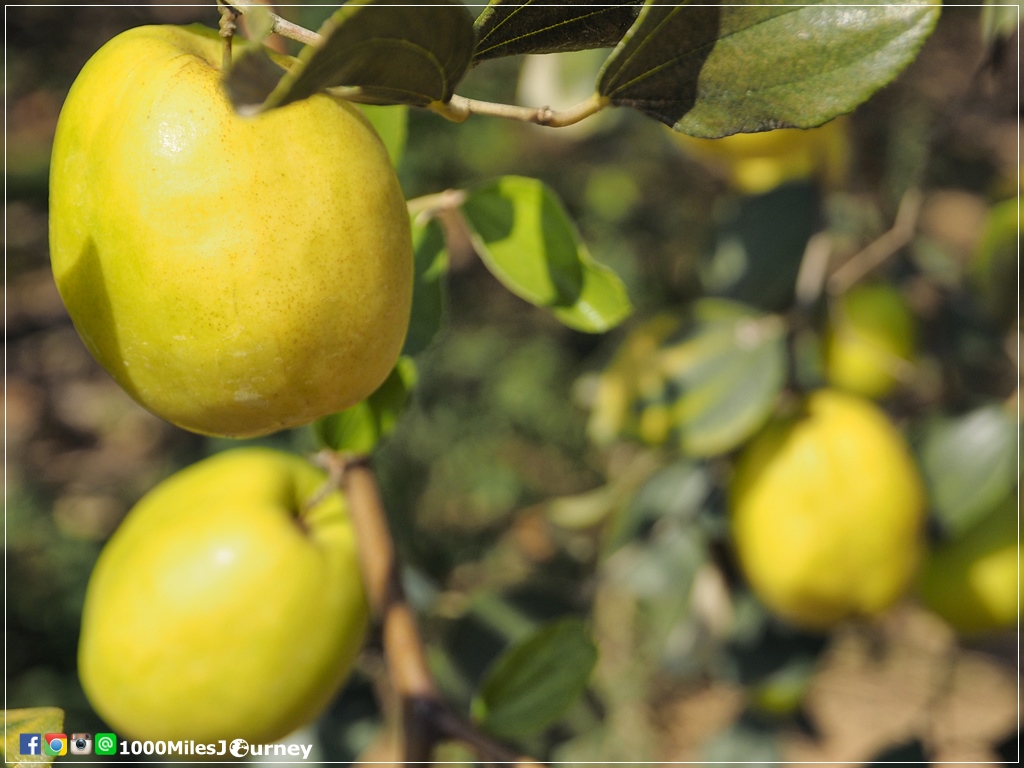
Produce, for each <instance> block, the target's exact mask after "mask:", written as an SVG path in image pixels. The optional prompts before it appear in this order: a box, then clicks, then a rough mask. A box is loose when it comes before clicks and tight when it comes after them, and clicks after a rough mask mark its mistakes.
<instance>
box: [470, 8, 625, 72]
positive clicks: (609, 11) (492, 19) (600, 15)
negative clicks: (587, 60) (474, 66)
mask: <svg viewBox="0 0 1024 768" xmlns="http://www.w3.org/2000/svg"><path fill="white" fill-rule="evenodd" d="M642 4H643V2H642V0H619V2H595V0H565V2H561V3H555V4H552V3H535V2H534V0H491V3H490V4H489V5H488V6H487V8H485V9H484V11H483V13H481V14H480V16H479V17H478V18H477V20H476V32H477V38H478V40H479V42H478V43H477V49H476V54H475V55H474V56H473V60H474V61H483V60H484V59H495V58H498V57H499V56H515V55H517V54H521V53H559V52H564V51H581V50H585V49H588V48H611V47H612V46H614V45H615V44H616V43H618V42H619V40H621V39H622V36H623V35H624V34H625V33H626V30H628V29H629V27H630V26H631V25H632V24H633V22H634V21H635V20H636V16H637V13H639V6H640V5H642Z"/></svg>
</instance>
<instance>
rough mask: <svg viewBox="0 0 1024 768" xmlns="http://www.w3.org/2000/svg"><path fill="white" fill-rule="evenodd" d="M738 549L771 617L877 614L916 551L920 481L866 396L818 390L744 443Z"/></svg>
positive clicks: (735, 491) (815, 624) (820, 623)
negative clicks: (798, 411) (795, 412)
mask: <svg viewBox="0 0 1024 768" xmlns="http://www.w3.org/2000/svg"><path fill="white" fill-rule="evenodd" d="M729 502H730V521H731V529H732V535H733V541H734V543H735V547H736V555H737V558H738V560H739V563H740V566H741V567H742V569H743V571H744V573H745V574H746V577H747V579H748V581H749V582H750V585H751V587H752V588H753V589H754V591H755V592H756V593H757V594H758V595H759V596H760V598H761V599H762V600H763V601H764V603H765V604H766V605H767V606H768V607H769V608H770V609H771V610H772V611H774V612H775V613H776V614H778V615H779V616H780V617H782V618H784V619H786V620H788V621H789V622H791V623H793V624H796V625H799V626H803V627H806V628H810V629H826V628H828V627H831V626H832V625H834V624H836V623H837V622H840V621H843V620H845V619H849V618H854V617H860V616H870V615H874V614H877V613H879V612H881V611H882V610H884V609H885V608H887V607H888V606H890V605H891V604H892V603H893V602H894V601H895V600H896V599H897V598H898V597H899V596H900V595H901V594H902V593H903V591H904V589H905V587H906V586H907V583H908V581H909V580H910V578H911V576H912V575H913V573H914V570H915V568H916V566H917V563H918V560H919V554H920V551H921V524H922V518H923V509H924V490H923V485H922V482H921V479H920V476H919V474H918V471H917V467H916V465H915V464H914V461H913V459H912V458H911V455H910V453H909V450H908V448H907V446H906V444H905V442H904V440H903V438H902V436H901V435H900V433H899V432H898V431H897V430H896V428H895V427H894V426H893V425H892V424H891V423H890V422H889V420H888V418H887V417H886V416H885V414H884V413H883V412H882V411H881V410H879V409H878V408H877V407H876V406H875V405H873V404H872V403H870V402H868V401H866V400H862V399H860V398H857V397H854V396H851V395H847V394H843V393H841V392H837V391H834V390H828V389H824V390H818V391H817V392H814V393H812V394H811V395H810V396H809V397H808V398H807V402H806V404H805V409H804V413H803V414H802V415H801V416H799V417H797V418H792V419H788V420H782V421H779V422H776V423H774V424H771V425H769V426H768V427H767V428H766V429H765V430H764V431H763V432H761V433H760V434H759V435H758V436H757V437H755V438H754V440H753V441H752V442H751V443H750V444H749V445H748V446H747V448H746V449H745V450H744V451H743V453H742V455H741V456H740V459H739V461H738V463H737V466H736V471H735V474H734V477H733V479H732V482H731V485H730V489H729Z"/></svg>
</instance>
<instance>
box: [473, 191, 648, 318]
mask: <svg viewBox="0 0 1024 768" xmlns="http://www.w3.org/2000/svg"><path fill="white" fill-rule="evenodd" d="M462 213H463V214H464V216H465V219H466V222H467V224H468V225H469V228H470V236H471V238H472V240H473V245H474V247H475V248H476V250H477V253H478V254H479V255H480V258H481V259H482V260H483V262H484V264H486V265H487V268H488V269H490V271H491V272H492V273H493V274H494V275H495V277H497V278H498V279H499V280H500V281H501V282H502V283H503V284H504V285H505V287H506V288H508V289H509V290H510V291H512V292H513V293H515V294H516V295H517V296H519V297H521V298H523V299H525V300H526V301H528V302H530V303H531V304H534V305H536V306H541V307H549V308H551V309H552V311H553V312H554V314H555V316H556V317H557V318H558V319H559V320H560V321H561V322H563V323H565V324H566V325H568V326H569V327H571V328H575V329H577V330H580V331H586V332H589V333H601V332H604V331H606V330H608V329H609V328H612V327H614V326H615V325H617V324H618V323H620V322H621V321H622V320H623V319H625V318H626V317H627V316H628V315H629V313H630V311H631V309H632V308H631V306H630V303H629V297H628V296H627V295H626V289H625V287H624V286H623V285H622V281H621V280H619V278H618V276H617V275H616V274H615V273H614V272H612V271H611V270H610V269H608V268H607V267H605V266H603V265H601V264H598V263H597V262H595V261H594V260H593V258H592V257H591V256H590V254H589V252H588V251H587V249H586V246H585V245H584V244H583V241H582V240H581V239H580V236H579V233H578V232H577V231H576V227H575V226H574V225H573V223H572V221H571V220H570V219H569V216H568V214H567V213H566V212H565V209H564V208H563V207H562V204H561V202H560V201H559V200H558V198H557V197H556V196H555V195H554V193H553V192H552V191H551V190H550V189H548V188H547V187H546V186H545V185H544V184H543V183H541V182H540V181H538V180H536V179H528V178H524V177H521V176H504V177H502V178H500V179H498V180H497V181H493V182H491V183H489V184H485V185H483V186H481V187H477V188H476V189H473V190H470V192H469V194H468V195H467V197H466V200H465V202H464V203H463V205H462Z"/></svg>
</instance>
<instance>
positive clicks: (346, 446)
mask: <svg viewBox="0 0 1024 768" xmlns="http://www.w3.org/2000/svg"><path fill="white" fill-rule="evenodd" d="M415 382H416V367H415V365H413V362H412V360H410V359H409V358H407V357H403V358H399V360H398V363H397V364H396V365H395V367H394V369H393V370H392V371H391V374H390V375H389V376H388V377H387V379H385V380H384V383H383V384H381V385H380V387H378V388H377V390H376V391H375V392H374V393H373V394H372V395H370V396H369V397H368V398H366V400H363V401H362V402H361V403H357V404H355V405H353V406H352V407H351V408H346V409H345V410H344V411H341V412H340V413H333V414H331V415H330V416H324V417H323V418H321V419H317V420H316V422H314V424H313V430H314V432H315V434H316V437H317V440H318V441H319V442H320V443H321V444H322V445H324V446H325V447H327V448H330V449H331V450H334V451H345V452H351V453H358V454H363V455H367V454H370V453H372V452H373V449H374V448H375V447H376V446H377V443H378V442H379V441H380V440H381V438H383V437H386V436H387V435H388V434H390V433H391V431H392V430H393V429H394V428H395V423H396V422H397V421H398V416H399V415H400V414H401V412H402V409H403V408H404V407H405V402H406V400H408V398H409V392H410V390H411V389H412V388H413V386H414V384H415Z"/></svg>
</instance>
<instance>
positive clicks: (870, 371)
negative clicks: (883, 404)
mask: <svg viewBox="0 0 1024 768" xmlns="http://www.w3.org/2000/svg"><path fill="white" fill-rule="evenodd" d="M915 336H916V334H915V328H914V318H913V315H912V314H911V313H910V309H909V308H908V307H907V304H906V302H905V301H904V300H903V296H902V295H901V294H900V292H899V291H898V290H897V289H896V287H895V286H893V285H890V284H888V283H879V284H876V285H869V284H864V285H858V286H856V287H854V288H851V289H850V290H849V291H847V292H846V293H845V294H843V295H842V296H840V297H839V299H838V300H837V301H836V303H835V305H834V306H833V307H832V316H831V318H830V323H829V327H828V329H827V331H826V334H825V348H824V367H825V378H826V380H827V381H828V383H829V384H830V385H831V386H833V387H838V388H839V389H844V390H846V391H847V392H851V393H853V394H855V395H861V396H862V397H869V398H880V397H884V396H886V395H887V394H889V393H890V392H891V391H892V390H893V389H894V388H895V387H896V385H897V383H899V381H900V379H901V378H904V377H905V375H906V372H907V371H908V370H909V368H910V360H911V358H912V356H913V352H914V343H915Z"/></svg>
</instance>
